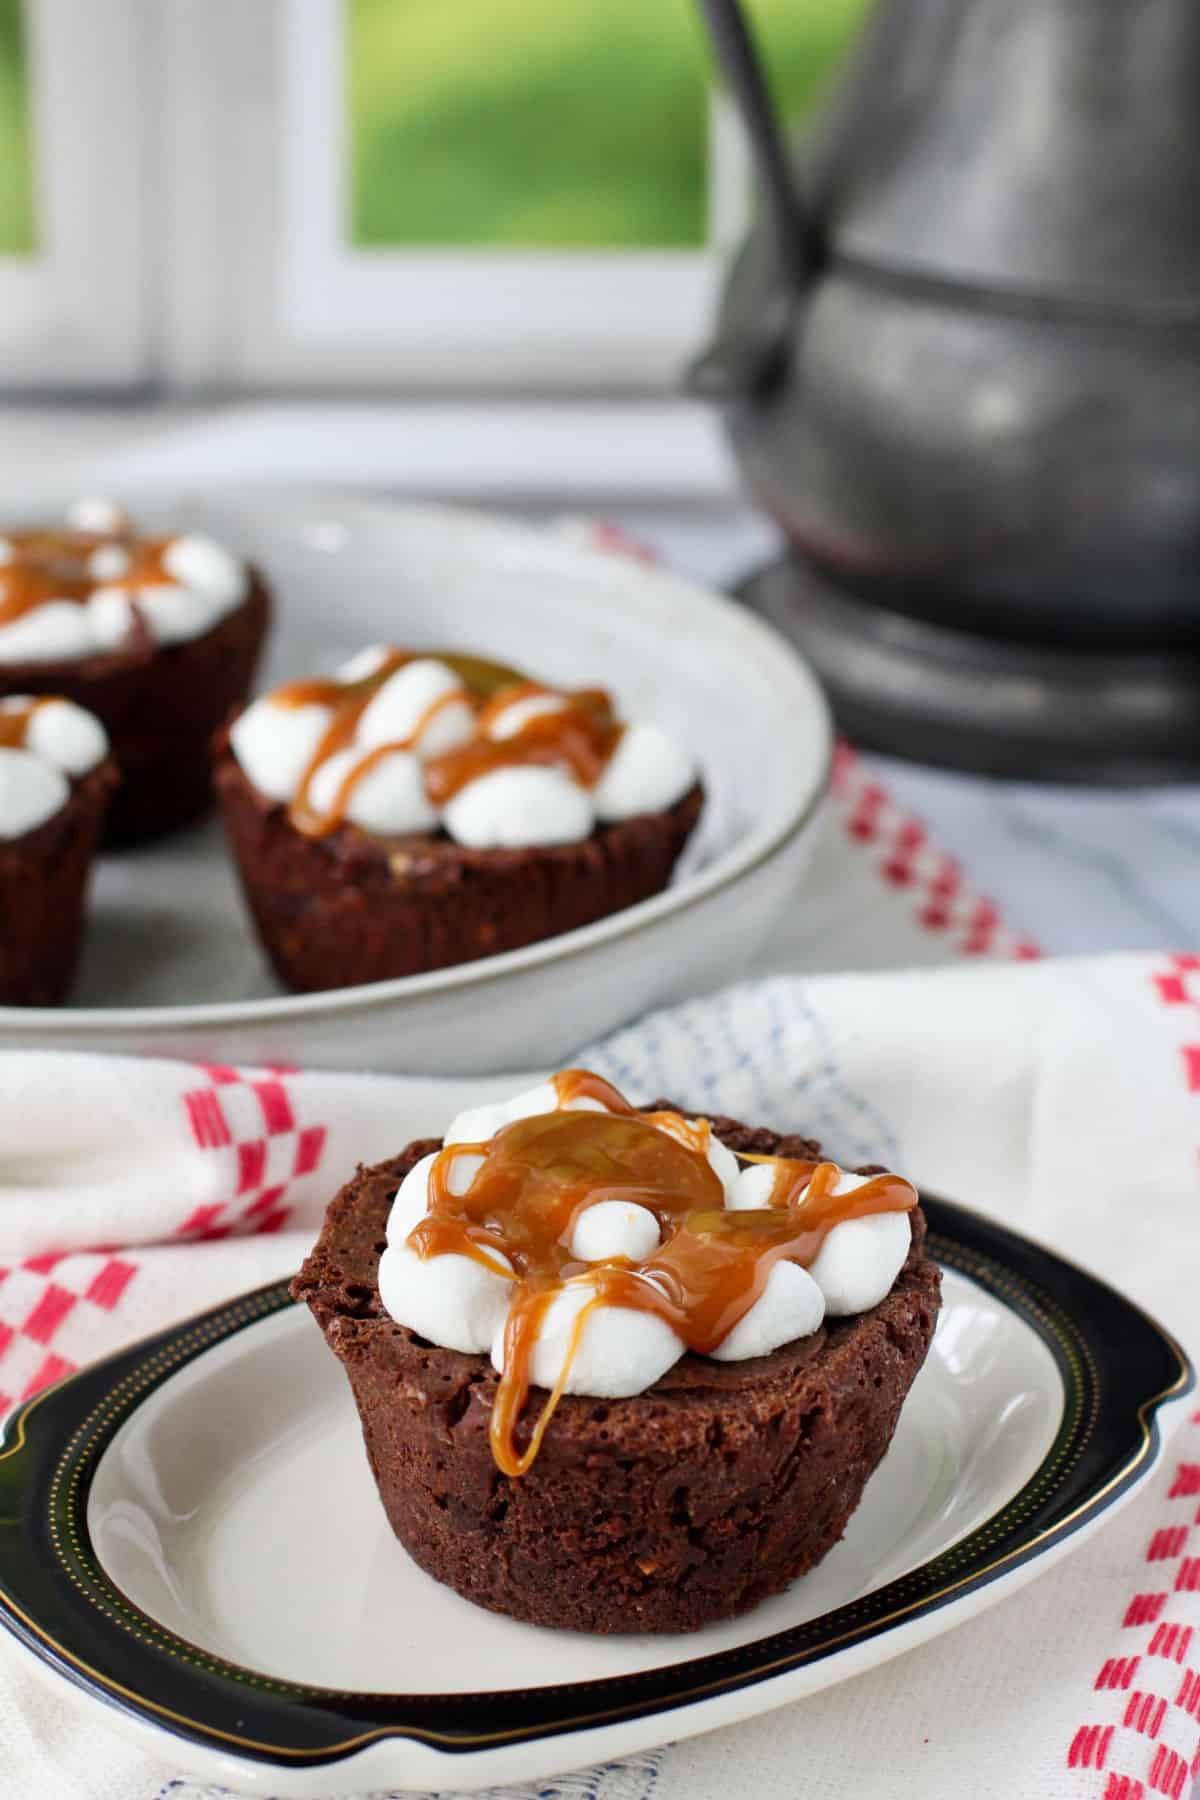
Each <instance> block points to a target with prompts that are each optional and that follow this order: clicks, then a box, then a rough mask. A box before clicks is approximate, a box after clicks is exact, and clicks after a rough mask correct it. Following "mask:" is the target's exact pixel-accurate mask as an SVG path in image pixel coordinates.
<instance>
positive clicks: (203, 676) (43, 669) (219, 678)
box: [0, 570, 270, 845]
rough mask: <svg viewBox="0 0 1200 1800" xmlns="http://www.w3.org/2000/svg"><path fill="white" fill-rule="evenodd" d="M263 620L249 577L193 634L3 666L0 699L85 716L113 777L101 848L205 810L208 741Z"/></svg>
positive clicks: (243, 684) (169, 827)
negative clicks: (33, 700) (105, 750)
mask: <svg viewBox="0 0 1200 1800" xmlns="http://www.w3.org/2000/svg"><path fill="white" fill-rule="evenodd" d="M269 616H270V601H269V598H268V594H267V588H266V585H265V584H264V582H263V580H262V577H261V576H260V575H258V574H257V573H256V572H255V571H253V570H252V571H251V585H250V592H249V594H248V595H247V597H246V599H245V600H244V601H243V603H242V604H241V606H239V607H238V608H237V609H236V610H235V611H234V612H231V613H227V614H226V616H225V617H224V618H223V619H220V620H218V622H217V623H216V624H215V625H214V626H213V628H212V630H211V631H206V632H204V633H203V634H202V635H201V636H200V637H195V638H186V639H184V640H183V641H182V642H181V643H178V644H161V645H160V644H156V643H155V642H154V640H153V639H152V638H151V637H150V634H149V633H148V632H143V633H142V634H141V635H140V636H137V637H135V638H134V640H133V641H132V642H131V643H130V644H129V645H128V646H127V647H126V648H124V649H122V650H117V651H114V652H112V654H111V655H103V656H87V657H79V658H76V659H74V660H73V661H69V662H54V663H45V662H40V663H5V664H3V665H0V694H32V695H34V696H35V697H39V696H41V695H62V696H64V697H65V698H66V699H68V700H74V701H75V702H76V703H77V705H79V706H84V707H86V708H87V710H88V711H89V712H91V713H95V715H96V717H97V718H98V719H99V720H100V722H101V724H102V725H103V726H104V728H105V730H106V731H107V732H108V736H109V741H110V743H111V745H112V750H113V755H114V757H115V758H116V761H117V764H118V766H119V768H120V770H121V786H120V788H119V790H118V791H117V794H116V796H115V798H114V800H113V803H112V807H111V809H110V812H109V818H108V825H107V829H106V832H105V841H106V843H108V844H111V845H116V844H135V843H141V842H144V841H145V840H147V839H149V838H154V837H161V836H162V835H163V834H164V833H166V832H168V831H174V830H175V829H176V828H177V827H179V826H182V825H186V824H188V823H189V822H190V821H191V820H193V819H196V818H199V817H200V816H201V815H202V814H203V813H205V812H207V811H208V809H209V807H210V806H211V805H212V766H211V761H210V755H209V745H210V743H211V741H212V735H213V732H214V731H215V730H216V729H217V727H218V725H220V724H221V722H222V721H223V720H224V719H226V718H227V717H228V716H229V713H230V712H231V711H232V710H233V708H234V707H236V706H240V705H241V704H242V703H243V702H244V700H245V698H246V696H247V694H248V693H249V691H250V684H251V682H252V681H253V679H254V671H255V668H256V666H257V664H258V657H259V652H260V650H261V649H262V644H263V639H264V637H265V636H266V631H267V624H268V620H269Z"/></svg>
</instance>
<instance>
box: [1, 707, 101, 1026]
mask: <svg viewBox="0 0 1200 1800" xmlns="http://www.w3.org/2000/svg"><path fill="white" fill-rule="evenodd" d="M116 785H117V774H116V769H115V766H114V764H113V761H112V758H111V757H110V756H109V754H108V741H107V739H106V737H105V734H104V730H103V727H102V726H101V725H100V723H99V721H98V720H96V719H94V718H92V716H91V715H90V714H89V713H86V712H84V711H83V710H82V709H81V708H79V707H77V706H74V705H72V703H71V702H70V701H67V700H62V699H46V700H41V701H35V700H32V699H27V698H24V697H15V698H10V699H8V700H5V701H0V1005H4V1006H54V1005H56V1004H57V1003H58V1002H59V1001H60V1000H61V999H62V998H63V996H64V995H65V993H66V992H67V989H68V988H69V986H70V984H71V979H72V977H73V975H74V973H75V965H76V963H77V961H78V958H79V946H80V941H81V938H82V934H83V919H84V905H85V899H86V894H87V884H88V877H89V875H90V873H91V866H92V859H93V856H94V854H95V850H96V844H97V841H98V838H99V835H100V830H101V827H102V825H103V822H104V815H105V812H106V810H107V808H108V805H109V801H110V799H111V797H112V794H113V790H114V789H115V787H116Z"/></svg>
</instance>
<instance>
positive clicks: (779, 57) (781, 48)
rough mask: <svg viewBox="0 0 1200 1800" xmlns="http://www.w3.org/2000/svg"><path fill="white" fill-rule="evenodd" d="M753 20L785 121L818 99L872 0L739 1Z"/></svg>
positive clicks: (800, 112)
mask: <svg viewBox="0 0 1200 1800" xmlns="http://www.w3.org/2000/svg"><path fill="white" fill-rule="evenodd" d="M743 4H744V5H745V6H746V8H747V12H748V13H749V16H750V18H751V20H752V22H753V24H754V28H755V33H756V35H757V38H758V41H759V46H760V48H761V50H762V53H763V59H764V61H765V62H766V64H767V67H768V69H769V71H770V75H771V87H772V91H773V92H774V94H775V97H776V100H777V102H778V105H779V107H780V108H781V110H782V111H783V113H784V114H785V115H786V117H787V118H788V119H789V121H792V122H794V121H796V120H799V119H803V118H804V116H805V114H806V113H808V112H810V111H811V110H812V107H813V106H814V104H815V103H816V102H817V101H819V100H820V98H821V96H822V94H823V92H824V90H825V88H826V87H827V85H828V83H829V80H830V78H831V76H833V75H834V73H835V72H836V70H837V67H838V65H839V63H840V62H841V60H842V58H843V57H844V55H845V53H846V50H847V48H848V47H849V45H850V44H851V42H852V41H853V39H854V38H855V37H856V36H857V33H858V30H859V27H860V25H861V24H862V21H863V19H864V18H865V17H866V14H867V12H868V10H869V8H870V6H871V4H872V0H807V4H805V3H804V0H743Z"/></svg>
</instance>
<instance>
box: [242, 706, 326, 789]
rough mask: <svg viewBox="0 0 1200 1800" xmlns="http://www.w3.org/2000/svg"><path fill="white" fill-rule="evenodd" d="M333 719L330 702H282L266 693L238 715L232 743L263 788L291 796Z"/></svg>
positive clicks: (251, 777) (252, 778)
mask: <svg viewBox="0 0 1200 1800" xmlns="http://www.w3.org/2000/svg"><path fill="white" fill-rule="evenodd" d="M332 718H333V715H332V713H331V712H330V709H329V708H328V707H327V706H317V705H307V706H280V705H278V704H277V703H276V702H275V701H274V700H272V699H271V698H270V697H269V696H268V697H267V698H265V699H262V700H255V701H254V702H253V704H252V705H250V706H248V707H247V708H246V710H245V712H244V713H242V714H241V716H240V717H239V718H238V719H237V720H235V722H234V724H233V727H232V729H231V731H230V733H229V742H230V745H231V746H232V749H233V753H234V755H235V756H236V757H237V759H238V762H239V763H240V764H241V767H242V769H243V771H244V773H245V774H246V776H247V778H248V779H249V780H250V781H252V782H253V784H254V786H255V787H256V788H257V789H258V790H259V792H260V793H263V794H265V795H266V796H267V798H268V799H269V800H291V799H292V798H294V796H295V793H296V789H297V788H298V787H299V785H300V781H301V778H302V777H303V775H304V772H305V770H306V769H307V768H308V766H309V764H310V763H311V762H312V759H313V757H314V756H315V755H316V753H317V749H318V747H319V745H320V743H321V739H322V738H323V737H324V736H325V733H326V732H327V731H328V730H329V726H330V723H331V721H332Z"/></svg>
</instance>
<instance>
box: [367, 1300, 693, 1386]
mask: <svg viewBox="0 0 1200 1800" xmlns="http://www.w3.org/2000/svg"><path fill="white" fill-rule="evenodd" d="M593 1298H594V1289H593V1288H592V1285H591V1281H590V1278H589V1277H587V1276H584V1277H582V1278H581V1279H580V1280H578V1281H572V1282H570V1283H568V1285H567V1286H566V1287H565V1288H564V1289H563V1290H562V1292H561V1293H559V1294H556V1295H555V1297H554V1299H553V1300H552V1301H551V1302H550V1305H549V1306H548V1307H547V1308H546V1311H545V1313H544V1314H543V1316H542V1320H541V1324H540V1327H539V1330H538V1335H537V1342H536V1344H535V1345H534V1350H533V1355H532V1357H531V1358H530V1371H529V1372H530V1379H531V1381H532V1382H533V1385H534V1386H535V1387H542V1388H552V1387H553V1386H554V1385H555V1383H556V1382H557V1380H558V1378H559V1375H560V1374H561V1372H562V1367H563V1364H564V1362H565V1361H566V1359H567V1354H568V1352H569V1350H570V1347H571V1339H572V1337H573V1335H574V1330H575V1321H576V1319H577V1318H578V1316H579V1313H580V1312H581V1310H582V1309H583V1307H585V1306H586V1305H587V1304H588V1302H589V1300H591V1299H593ZM389 1310H390V1309H389ZM682 1354H683V1344H682V1342H681V1340H680V1339H679V1338H678V1337H677V1336H676V1335H675V1333H674V1332H673V1331H672V1330H671V1327H670V1326H669V1325H668V1324H667V1323H666V1322H665V1320H663V1319H660V1318H658V1317H657V1316H656V1315H655V1314H654V1313H648V1312H638V1311H635V1309H634V1308H633V1307H629V1306H598V1307H596V1309H595V1311H594V1312H591V1313H589V1314H588V1317H587V1320H586V1322H585V1324H584V1326H583V1330H582V1332H581V1334H580V1339H579V1346H578V1349H577V1350H576V1353H575V1357H574V1359H573V1361H572V1363H571V1367H570V1371H569V1373H568V1375H567V1380H566V1386H565V1389H564V1391H565V1392H566V1393H568V1394H595V1395H596V1396H597V1397H598V1398H600V1399H606V1400H620V1399H624V1398H625V1397H626V1396H627V1395H629V1394H640V1393H642V1392H643V1391H644V1390H645V1389H646V1388H648V1387H651V1386H653V1384H654V1383H655V1382H656V1381H657V1380H658V1378H659V1376H660V1375H665V1374H666V1372H667V1370H668V1369H669V1368H671V1367H673V1365H674V1364H675V1363H677V1362H678V1361H679V1358H680V1357H681V1356H682ZM492 1366H493V1368H495V1369H497V1370H498V1371H499V1372H500V1373H501V1374H503V1372H504V1330H503V1326H501V1327H500V1329H498V1330H497V1332H496V1334H495V1338H494V1341H493V1343H492Z"/></svg>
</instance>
